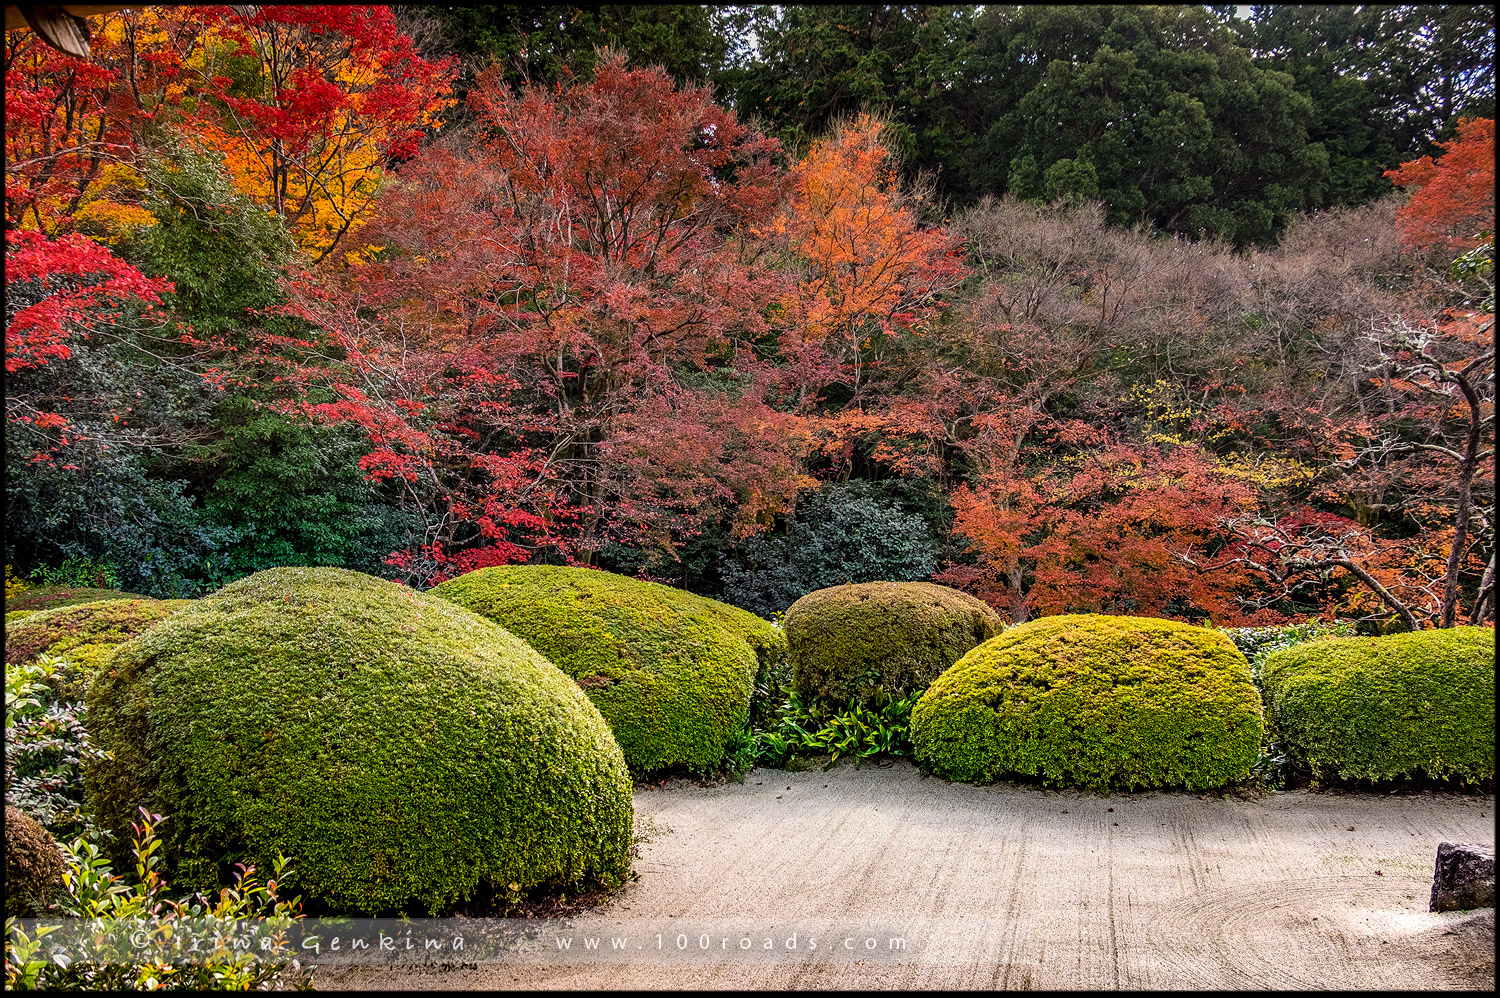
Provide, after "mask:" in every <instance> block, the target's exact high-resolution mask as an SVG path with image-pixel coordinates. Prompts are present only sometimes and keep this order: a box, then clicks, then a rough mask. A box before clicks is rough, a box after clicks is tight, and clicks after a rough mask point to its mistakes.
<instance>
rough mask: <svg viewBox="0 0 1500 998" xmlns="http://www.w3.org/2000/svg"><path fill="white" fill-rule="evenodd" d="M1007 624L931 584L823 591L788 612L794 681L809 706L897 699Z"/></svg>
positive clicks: (983, 608) (889, 584) (870, 584)
mask: <svg viewBox="0 0 1500 998" xmlns="http://www.w3.org/2000/svg"><path fill="white" fill-rule="evenodd" d="M1004 627H1005V624H1004V622H1003V621H1002V620H1001V619H1000V615H999V614H997V613H995V611H994V610H993V609H991V608H990V607H989V606H988V605H987V604H985V603H984V602H982V601H980V600H977V599H975V598H974V597H973V596H970V595H969V594H967V593H962V592H959V591H958V590H957V589H950V588H948V587H947V586H940V585H936V584H934V583H931V582H865V583H861V584H859V585H844V586H832V587H830V588H828V589H819V590H818V591H817V592H814V593H809V594H808V595H806V596H804V597H802V598H801V599H799V600H798V601H797V602H796V603H794V604H792V608H791V609H790V610H788V611H787V613H786V640H787V659H788V661H789V662H790V663H791V666H792V684H793V686H794V688H795V689H796V691H797V693H798V695H799V696H801V697H802V699H803V700H805V701H809V702H812V701H819V702H822V703H830V704H841V703H868V702H872V701H874V700H875V699H877V698H881V697H883V698H885V699H887V700H897V699H900V698H902V697H905V696H907V695H908V694H911V693H921V692H922V691H924V690H926V689H927V687H928V685H929V684H931V682H932V681H933V680H934V679H936V678H937V677H938V676H940V675H942V674H943V672H945V671H946V670H947V669H948V667H949V666H951V665H952V664H953V663H954V662H957V661H958V660H959V659H960V658H962V657H963V656H964V654H965V653H966V652H967V651H968V650H969V649H971V648H973V647H974V646H975V645H977V644H980V643H982V642H984V641H988V640H989V639H990V638H992V637H994V636H995V635H996V634H998V633H999V632H1000V631H1001V630H1002V629H1003V628H1004Z"/></svg>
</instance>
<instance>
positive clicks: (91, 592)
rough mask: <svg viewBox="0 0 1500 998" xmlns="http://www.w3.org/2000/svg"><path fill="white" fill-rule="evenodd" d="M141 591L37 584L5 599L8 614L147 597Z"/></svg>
mask: <svg viewBox="0 0 1500 998" xmlns="http://www.w3.org/2000/svg"><path fill="white" fill-rule="evenodd" d="M145 598H146V597H144V596H142V595H140V594H139V593H122V592H120V591H119V590H118V589H89V588H84V587H82V586H37V587H35V588H33V589H28V590H26V591H25V592H24V593H22V594H21V595H19V596H17V597H16V598H15V599H7V600H6V601H5V612H6V613H7V614H9V613H12V612H14V611H17V610H51V609H52V608H53V607H59V606H76V605H78V604H79V603H97V602H99V601H100V600H109V599H145Z"/></svg>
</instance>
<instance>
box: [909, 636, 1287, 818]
mask: <svg viewBox="0 0 1500 998" xmlns="http://www.w3.org/2000/svg"><path fill="white" fill-rule="evenodd" d="M1261 731H1262V719H1261V704H1260V695H1259V694H1258V693H1257V692H1256V690H1255V687H1254V686H1253V685H1251V682H1250V666H1249V664H1248V663H1247V662H1246V661H1245V657H1244V656H1243V655H1241V654H1240V653H1239V652H1238V651H1237V650H1236V649H1235V647H1234V645H1233V644H1232V643H1231V642H1230V641H1229V639H1228V638H1226V637H1225V636H1224V635H1223V634H1220V633H1218V632H1217V631H1211V630H1208V629H1207V628H1202V627H1193V626H1191V625H1188V624H1182V623H1178V622H1176V621H1172V620H1157V619H1154V618H1149V617H1113V616H1105V615H1102V614H1084V615H1072V614H1069V615H1066V616H1057V617H1043V618H1041V619H1039V620H1034V621H1031V622H1030V623H1027V624H1021V625H1019V626H1017V627H1013V628H1011V629H1010V630H1008V631H1006V632H1004V633H1003V634H1000V635H999V636H997V637H994V638H991V639H990V640H989V641H986V642H985V643H984V644H982V645H980V646H979V647H978V648H975V649H974V650H973V651H971V652H969V653H968V654H967V655H965V656H964V657H963V658H961V659H959V661H958V662H957V663H955V664H954V666H953V668H951V669H949V670H948V671H947V672H945V673H943V674H942V675H941V676H939V677H938V679H937V681H936V682H934V683H933V684H932V685H931V686H930V687H928V690H927V692H926V693H925V694H924V695H923V696H922V698H921V699H920V700H918V701H917V705H916V706H915V707H914V708H913V709H912V741H913V743H914V746H915V755H916V758H917V760H918V761H919V762H920V763H922V764H923V765H924V766H925V767H926V768H928V769H929V770H931V771H932V772H935V773H938V774H940V775H942V776H945V777H947V778H949V779H955V780H968V781H971V782H975V783H987V782H990V781H993V780H995V779H997V778H999V777H1001V776H1004V775H1006V774H1008V773H1015V774H1023V775H1028V776H1040V777H1041V778H1042V779H1043V781H1045V782H1047V783H1052V784H1064V785H1070V786H1079V787H1087V788H1092V789H1098V790H1102V789H1106V788H1109V787H1125V788H1136V787H1186V788H1188V789H1191V790H1199V789H1204V788H1207V787H1218V786H1223V785H1224V784H1226V783H1229V782H1231V781H1234V780H1237V779H1241V778H1243V777H1244V776H1246V775H1247V774H1248V773H1249V772H1250V768H1251V766H1252V765H1253V764H1254V763H1255V759H1256V754H1257V752H1258V751H1259V749H1260V739H1261Z"/></svg>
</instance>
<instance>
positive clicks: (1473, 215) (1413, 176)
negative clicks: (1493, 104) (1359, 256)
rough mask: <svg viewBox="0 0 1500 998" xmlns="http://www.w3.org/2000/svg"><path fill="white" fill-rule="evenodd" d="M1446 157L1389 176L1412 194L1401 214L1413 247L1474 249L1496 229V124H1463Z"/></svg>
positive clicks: (1443, 144)
mask: <svg viewBox="0 0 1500 998" xmlns="http://www.w3.org/2000/svg"><path fill="white" fill-rule="evenodd" d="M1438 145H1439V146H1441V147H1442V149H1443V153H1442V155H1440V156H1438V157H1437V158H1436V159H1434V158H1433V157H1431V156H1423V157H1421V158H1420V159H1414V160H1411V161H1410V162H1406V163H1402V164H1401V165H1400V166H1399V167H1397V168H1396V169H1394V170H1387V171H1386V173H1385V176H1386V177H1387V178H1388V179H1389V180H1390V181H1391V183H1393V184H1395V185H1396V186H1397V187H1404V188H1406V189H1407V190H1408V191H1410V192H1411V194H1412V197H1411V200H1410V201H1408V202H1407V203H1406V204H1405V205H1404V206H1402V208H1401V210H1400V211H1399V212H1397V213H1396V224H1397V226H1398V227H1399V228H1400V229H1401V234H1402V236H1403V238H1404V239H1405V240H1406V243H1407V244H1408V245H1409V246H1416V247H1425V246H1445V247H1448V248H1450V249H1459V250H1462V249H1469V248H1471V247H1473V246H1474V245H1476V243H1477V242H1478V241H1479V236H1478V235H1477V234H1478V233H1480V232H1481V231H1493V230H1494V227H1495V121H1494V119H1493V118H1460V119H1459V120H1458V136H1457V137H1456V138H1454V139H1452V140H1451V141H1448V142H1439V143H1438Z"/></svg>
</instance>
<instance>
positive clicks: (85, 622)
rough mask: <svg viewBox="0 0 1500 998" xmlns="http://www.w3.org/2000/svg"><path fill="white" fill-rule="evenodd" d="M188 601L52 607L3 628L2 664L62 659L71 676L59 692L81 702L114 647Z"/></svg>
mask: <svg viewBox="0 0 1500 998" xmlns="http://www.w3.org/2000/svg"><path fill="white" fill-rule="evenodd" d="M191 602H192V601H191V600H143V599H110V600H105V601H101V602H94V603H78V604H69V605H66V606H57V607H54V608H52V609H50V610H45V611H42V612H39V613H35V614H31V615H29V616H27V617H26V619H24V620H21V621H18V622H17V623H16V624H15V625H13V626H11V627H8V628H6V634H5V661H6V662H7V663H16V664H18V663H21V662H32V661H35V660H36V659H37V658H38V657H39V656H41V655H52V656H56V657H58V658H64V659H67V660H68V662H69V664H70V665H71V666H72V667H73V676H71V677H69V678H68V679H66V680H64V682H63V684H62V686H61V687H60V688H59V693H60V694H61V695H62V697H63V698H64V699H66V700H78V699H82V694H83V687H84V686H85V685H87V680H88V677H89V676H90V675H92V674H93V672H94V670H95V669H97V668H98V666H99V663H100V662H101V661H102V660H103V659H104V658H105V656H107V655H108V654H109V653H110V652H112V651H113V650H114V648H115V646H116V645H119V644H121V643H123V642H126V641H129V640H130V639H131V638H133V637H135V636H136V635H137V634H140V633H141V632H142V631H144V630H145V629H146V628H148V627H150V626H151V625H153V624H156V623H159V622H160V621H163V620H166V619H167V618H168V617H170V616H171V615H172V614H174V613H176V612H177V611H178V610H181V609H182V608H183V607H185V606H189V605H190V604H191Z"/></svg>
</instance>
